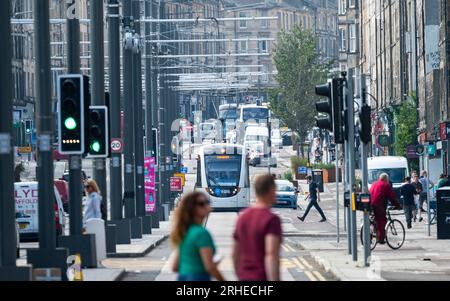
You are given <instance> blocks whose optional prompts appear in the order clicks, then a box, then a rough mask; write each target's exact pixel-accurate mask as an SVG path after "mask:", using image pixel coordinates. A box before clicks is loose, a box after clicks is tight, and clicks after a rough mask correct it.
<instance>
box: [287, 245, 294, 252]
mask: <svg viewBox="0 0 450 301" xmlns="http://www.w3.org/2000/svg"><path fill="white" fill-rule="evenodd" d="M286 248H288V249H289V251H291V252H295V249H294V248H293V247H291V246H290V245H288V244H286Z"/></svg>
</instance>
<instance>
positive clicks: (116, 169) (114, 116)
mask: <svg viewBox="0 0 450 301" xmlns="http://www.w3.org/2000/svg"><path fill="white" fill-rule="evenodd" d="M119 11H120V10H119V1H118V0H109V11H108V20H109V22H108V40H109V44H108V45H109V95H110V117H111V122H110V125H111V133H110V136H111V138H112V139H120V140H121V139H123V137H122V132H121V131H122V129H121V107H122V106H121V95H120V93H121V91H120V64H119V63H118V62H120V45H121V40H120V15H119ZM122 143H123V141H122ZM122 166H123V164H122V153H112V154H111V159H110V168H109V171H110V182H109V184H110V186H109V187H110V188H109V192H110V194H109V195H110V200H111V203H110V204H111V205H110V208H111V224H114V225H116V242H117V243H118V244H130V243H131V225H130V220H128V219H124V218H123V213H122V208H123V204H122V195H123V182H122Z"/></svg>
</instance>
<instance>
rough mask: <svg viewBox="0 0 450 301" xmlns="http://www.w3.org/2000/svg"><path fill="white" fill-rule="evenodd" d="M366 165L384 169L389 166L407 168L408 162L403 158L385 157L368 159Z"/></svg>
mask: <svg viewBox="0 0 450 301" xmlns="http://www.w3.org/2000/svg"><path fill="white" fill-rule="evenodd" d="M367 163H368V165H369V166H372V167H380V168H386V167H389V166H404V165H405V164H406V166H408V161H407V160H406V158H405V157H394V156H386V157H372V158H368V160H367Z"/></svg>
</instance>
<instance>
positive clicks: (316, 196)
mask: <svg viewBox="0 0 450 301" xmlns="http://www.w3.org/2000/svg"><path fill="white" fill-rule="evenodd" d="M306 181H307V182H308V185H309V193H308V195H307V196H306V199H305V201H306V200H307V199H309V204H308V207H306V210H305V213H304V214H303V216H302V217H297V218H298V219H299V220H301V221H302V222H304V221H305V218H306V217H307V216H308V214H309V211H310V210H311V208H312V207H314V208H316V210H317V211H318V212H319V214H320V216H321V217H322V219H321V220H320V221H319V222H320V223H323V222H326V221H327V218H326V217H325V214H324V213H323V211H322V208H320V206H319V202H320V190H319V185H317V183H315V182H313V180H312V176H307V177H306Z"/></svg>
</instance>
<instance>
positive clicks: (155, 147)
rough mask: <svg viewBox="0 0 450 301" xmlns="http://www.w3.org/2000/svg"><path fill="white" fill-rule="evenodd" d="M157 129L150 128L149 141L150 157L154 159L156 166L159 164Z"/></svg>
mask: <svg viewBox="0 0 450 301" xmlns="http://www.w3.org/2000/svg"><path fill="white" fill-rule="evenodd" d="M158 144H159V142H158V129H156V128H152V140H151V141H150V147H151V153H152V157H154V158H155V159H156V165H158V164H159V156H158Z"/></svg>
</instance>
